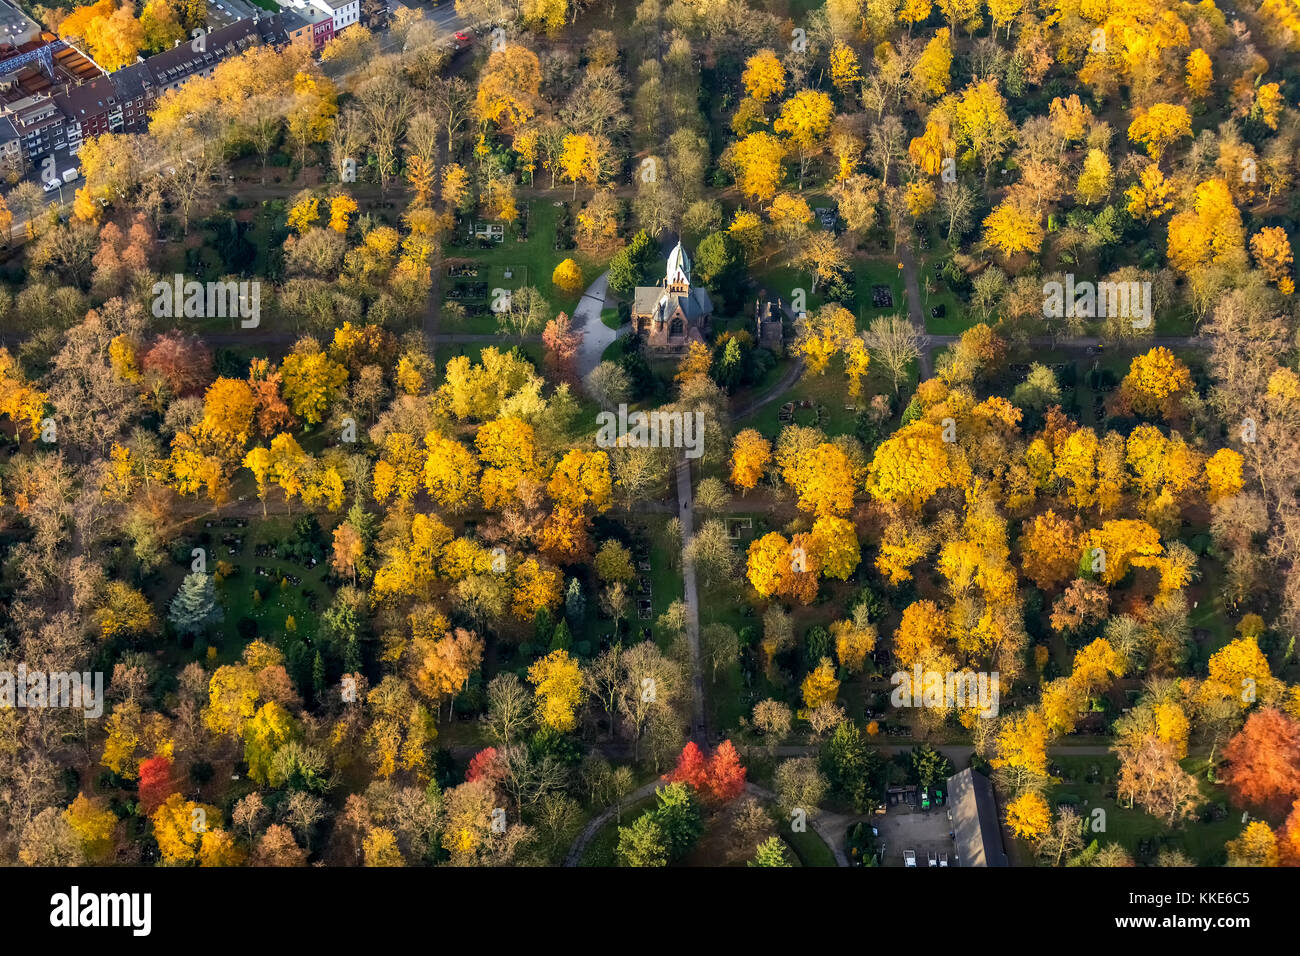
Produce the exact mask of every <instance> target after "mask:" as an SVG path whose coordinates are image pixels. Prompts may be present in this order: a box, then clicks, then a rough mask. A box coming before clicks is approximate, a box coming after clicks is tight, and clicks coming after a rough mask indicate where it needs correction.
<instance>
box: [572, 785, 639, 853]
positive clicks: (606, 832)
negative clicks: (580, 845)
mask: <svg viewBox="0 0 1300 956" xmlns="http://www.w3.org/2000/svg"><path fill="white" fill-rule="evenodd" d="M654 805H655V795H654V794H653V793H652V794H650V796H648V797H645V798H644V799H642V800H638V801H636V802H635V803H631V804H628V805H627V806H625V807H623V825H624V826H626V825H627V824H629V823H631V822H632V821H633V820H635V819H636V818H637V817H639V816H640V815H641V814H643V813H644V812H645V811H647V810H649V809H650V808H651V807H653V806H654ZM618 828H619V822H618V819H617V818H615V819H611V820H610V821H609V823H607V824H606V825H605V826H603V827H601V828H600V829H599V830H597V831H596V835H595V836H593V837H592V838H591V842H589V843H588V844H587V846H586V848H585V849H584V850H583V851H582V856H581V858H579V860H578V865H579V866H618V857H617V856H616V855H615V853H614V851H615V850H616V849H617V848H618Z"/></svg>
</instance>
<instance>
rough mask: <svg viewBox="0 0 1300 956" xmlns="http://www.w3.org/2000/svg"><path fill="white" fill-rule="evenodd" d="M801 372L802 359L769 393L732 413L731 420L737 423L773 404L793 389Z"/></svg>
mask: <svg viewBox="0 0 1300 956" xmlns="http://www.w3.org/2000/svg"><path fill="white" fill-rule="evenodd" d="M803 370H804V361H803V359H802V358H797V359H795V360H794V362H793V364H791V366H790V368H788V369H787V370H786V372H785V374H784V375H782V376H781V380H780V381H779V382H777V383H776V385H775V386H773V387H772V389H771V391H769V392H768V393H767V394H766V395H764V396H763V397H762V398H759V399H756V400H754V401H752V402H750V403H749V404H748V405H746V406H745V407H743V408H740V409H738V410H736V411H735V412H733V413H732V418H733V419H734V420H737V421H739V420H740V419H742V418H748V417H749V416H750V415H752V414H754V413H755V412H756V411H758V410H759V409H760V408H764V407H766V406H768V405H771V404H772V403H773V402H775V401H776V400H777V399H779V398H780V397H781V396H783V395H784V394H785V393H786V392H788V391H790V389H792V388H794V387H795V385H796V384H797V383H798V381H799V379H801V378H803Z"/></svg>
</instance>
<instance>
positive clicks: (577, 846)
mask: <svg viewBox="0 0 1300 956" xmlns="http://www.w3.org/2000/svg"><path fill="white" fill-rule="evenodd" d="M662 783H663V781H661V780H660V779H658V778H657V777H656V778H655V779H654V780H651V781H650V782H649V783H647V784H644V785H642V786H640V787H637V788H636V789H635V790H633V791H632V792H631V793H629V794H628V795H627V796H626V797H624V798H623V805H624V806H628V805H630V804H633V803H636V802H637V801H638V800H644V799H645V798H646V797H648V796H650V794H652V793H654V792H655V789H656V788H658V787H659V786H661V785H662ZM618 810H619V806H618V805H617V804H610V805H609V806H608V807H606V808H605V809H604V810H602V811H600V813H598V814H596V815H595V816H594V817H592V818H591V819H590V820H588V821H587V825H586V826H585V827H583V828H582V831H581V832H580V833H579V834H578V835H577V837H575V838H574V840H573V845H572V846H570V847H569V852H568V853H566V854H565V855H564V865H565V866H577V865H578V864H579V863H580V862H581V861H582V854H583V853H584V852H585V851H586V849H587V844H589V843H590V842H591V841H592V839H593V838H594V837H595V836H596V834H597V833H599V832H600V831H601V829H602V828H603V827H604V826H605V825H606V824H607V823H609V821H610V820H612V819H614V816H615V814H617V813H618Z"/></svg>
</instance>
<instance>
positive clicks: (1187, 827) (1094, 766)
mask: <svg viewBox="0 0 1300 956" xmlns="http://www.w3.org/2000/svg"><path fill="white" fill-rule="evenodd" d="M1053 762H1054V763H1055V764H1056V766H1057V767H1058V768H1059V771H1060V772H1059V776H1060V777H1061V782H1060V783H1058V784H1055V785H1054V786H1052V787H1051V788H1050V789H1049V791H1048V794H1047V796H1048V800H1049V802H1050V803H1052V804H1053V805H1054V806H1058V805H1060V804H1062V803H1069V804H1073V805H1074V807H1075V809H1076V810H1078V812H1079V815H1080V816H1081V817H1083V818H1084V819H1085V820H1091V819H1093V816H1092V815H1093V811H1094V810H1096V809H1098V808H1100V809H1101V810H1103V811H1104V812H1105V817H1104V826H1105V829H1104V830H1103V831H1100V832H1095V833H1093V834H1092V836H1093V837H1095V838H1096V839H1097V840H1098V841H1099V842H1100V843H1103V844H1105V843H1112V842H1113V843H1119V844H1120V845H1121V846H1123V847H1124V848H1125V849H1126V850H1128V852H1129V853H1131V854H1133V856H1134V857H1135V858H1138V857H1139V852H1140V844H1143V843H1144V841H1145V843H1146V846H1145V849H1146V850H1147V851H1148V852H1149V854H1150V855H1151V856H1154V854H1155V852H1157V851H1158V850H1159V849H1176V850H1182V851H1183V852H1184V853H1186V854H1187V855H1188V856H1189V857H1191V859H1193V860H1194V861H1196V863H1197V864H1199V865H1201V866H1216V865H1217V866H1222V865H1223V861H1224V850H1223V846H1224V844H1225V843H1226V842H1227V841H1228V840H1231V839H1233V838H1235V837H1236V836H1237V835H1238V834H1240V832H1241V829H1242V824H1241V814H1240V813H1236V812H1233V811H1232V810H1231V809H1229V810H1228V812H1227V814H1226V816H1224V817H1223V818H1222V819H1219V820H1214V821H1212V822H1203V821H1202V820H1201V818H1200V817H1199V816H1194V817H1192V818H1191V819H1190V820H1187V821H1185V822H1183V823H1182V824H1180V825H1179V826H1178V827H1177V828H1176V829H1170V828H1169V827H1168V826H1166V824H1165V822H1164V821H1163V820H1160V819H1157V818H1156V817H1153V816H1152V815H1151V814H1149V813H1147V812H1146V811H1145V810H1143V809H1141V808H1140V807H1134V808H1133V809H1129V808H1128V807H1125V806H1121V805H1120V804H1118V803H1116V802H1115V800H1114V799H1113V797H1110V796H1108V793H1110V792H1113V791H1114V787H1115V778H1116V776H1117V774H1118V772H1119V759H1118V758H1117V757H1114V756H1112V755H1106V756H1097V757H1084V756H1080V757H1061V756H1056V757H1054V758H1053ZM1204 764H1205V761H1204V758H1197V757H1191V758H1188V759H1187V760H1184V761H1183V769H1185V770H1187V771H1188V772H1189V773H1192V774H1195V775H1196V776H1197V778H1198V780H1199V781H1200V784H1201V793H1202V795H1203V796H1204V797H1205V800H1206V805H1207V806H1208V805H1211V804H1215V803H1219V802H1222V801H1223V799H1224V795H1223V791H1222V789H1221V788H1218V787H1215V786H1214V785H1213V784H1211V783H1208V782H1207V781H1206V780H1205V776H1204V770H1205V766H1204ZM1203 809H1204V807H1203ZM1099 822H1100V818H1099ZM1138 862H1139V863H1142V862H1145V861H1144V860H1142V859H1138Z"/></svg>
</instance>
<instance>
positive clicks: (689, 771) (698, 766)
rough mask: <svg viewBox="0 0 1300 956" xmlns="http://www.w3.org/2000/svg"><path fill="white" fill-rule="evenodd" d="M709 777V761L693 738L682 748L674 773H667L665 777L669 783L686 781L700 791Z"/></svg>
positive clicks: (685, 782) (692, 787)
mask: <svg viewBox="0 0 1300 956" xmlns="http://www.w3.org/2000/svg"><path fill="white" fill-rule="evenodd" d="M708 777H709V765H708V761H706V760H705V759H704V754H702V753H701V752H700V748H699V747H697V746H695V741H693V740H692V741H690V742H689V743H688V744H687V745H686V746H685V747H683V748H682V752H681V755H680V756H679V757H678V758H677V766H676V767H674V768H673V770H672V773H669V774H666V775H665V776H664V779H665V780H667V781H668V782H669V783H684V784H686V785H687V786H689V787H690V788H691V789H692V790H695V791H697V792H698V791H703V790H704V789H705V785H706V782H707V780H708Z"/></svg>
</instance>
